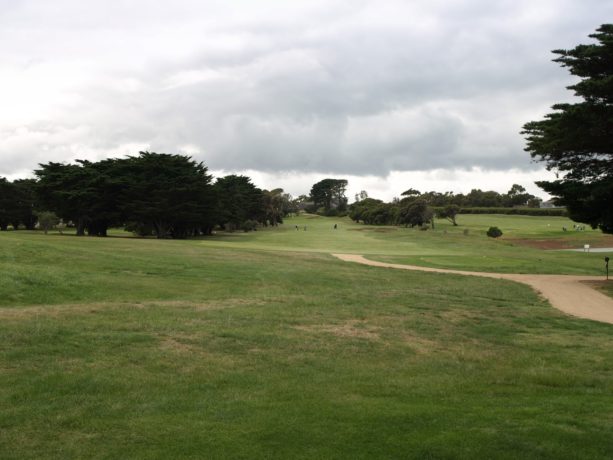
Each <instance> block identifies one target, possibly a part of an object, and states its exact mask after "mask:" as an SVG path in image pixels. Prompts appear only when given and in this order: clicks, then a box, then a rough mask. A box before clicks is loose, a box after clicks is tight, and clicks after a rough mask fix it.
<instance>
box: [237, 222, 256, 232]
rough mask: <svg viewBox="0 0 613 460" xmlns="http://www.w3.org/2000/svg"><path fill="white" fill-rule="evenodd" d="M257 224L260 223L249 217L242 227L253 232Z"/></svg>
mask: <svg viewBox="0 0 613 460" xmlns="http://www.w3.org/2000/svg"><path fill="white" fill-rule="evenodd" d="M257 226H258V223H257V222H256V221H255V220H251V219H247V220H246V221H245V222H243V225H241V228H242V229H243V231H244V232H251V231H253V230H255V229H256V228H257Z"/></svg>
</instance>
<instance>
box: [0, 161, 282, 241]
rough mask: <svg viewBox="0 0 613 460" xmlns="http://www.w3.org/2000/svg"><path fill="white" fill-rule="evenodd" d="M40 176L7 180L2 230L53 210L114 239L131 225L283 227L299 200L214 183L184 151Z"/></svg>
mask: <svg viewBox="0 0 613 460" xmlns="http://www.w3.org/2000/svg"><path fill="white" fill-rule="evenodd" d="M35 175H36V177H37V179H36V180H33V179H30V180H21V181H15V182H9V181H7V180H5V179H1V178H0V228H2V229H4V230H6V228H7V227H8V226H9V225H12V226H13V227H14V228H18V227H19V226H22V227H25V228H29V229H32V228H34V225H35V223H36V221H37V218H36V215H37V212H38V213H40V214H41V215H42V213H43V212H47V213H48V212H52V213H53V214H54V215H56V216H57V217H58V218H61V219H62V220H63V221H64V222H70V223H71V224H72V225H74V226H75V228H76V233H77V235H85V234H88V235H91V236H106V235H107V233H108V229H109V228H111V227H121V226H123V227H124V228H126V229H127V230H130V231H133V232H135V233H137V234H139V235H142V236H147V235H155V236H157V237H158V238H187V237H190V236H196V235H206V234H210V233H211V232H212V231H213V229H214V228H215V227H216V226H219V227H221V228H225V229H229V230H235V229H243V230H254V229H255V228H256V226H257V225H277V224H279V223H281V222H283V217H284V216H286V215H287V214H288V213H289V212H292V198H291V196H290V195H289V194H285V193H283V190H282V189H275V190H272V191H267V190H260V189H259V188H257V187H256V186H255V185H253V184H252V183H251V180H250V179H249V178H248V177H245V176H235V175H231V176H226V177H222V178H219V179H217V181H216V182H215V183H213V181H212V176H211V175H209V174H208V170H207V168H206V166H204V165H203V164H202V163H197V162H195V161H193V160H192V159H191V158H190V157H187V156H183V155H172V154H163V153H161V154H160V153H152V152H140V154H139V155H138V156H130V157H127V158H113V159H107V160H102V161H99V162H90V161H85V160H78V161H77V162H76V163H74V164H63V163H53V162H51V163H47V164H41V165H40V167H39V169H37V170H36V171H35ZM45 215H46V214H45ZM46 220H48V219H46ZM39 225H42V223H41V222H40V219H39ZM46 228H47V227H46Z"/></svg>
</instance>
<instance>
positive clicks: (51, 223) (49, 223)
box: [37, 211, 60, 235]
mask: <svg viewBox="0 0 613 460" xmlns="http://www.w3.org/2000/svg"><path fill="white" fill-rule="evenodd" d="M37 217H38V226H39V228H41V229H43V230H44V232H45V235H46V234H47V232H48V231H49V230H51V229H53V228H55V226H56V225H57V224H59V223H60V219H59V218H58V217H57V216H56V215H55V213H53V212H48V211H45V212H41V213H39V214H38V216H37Z"/></svg>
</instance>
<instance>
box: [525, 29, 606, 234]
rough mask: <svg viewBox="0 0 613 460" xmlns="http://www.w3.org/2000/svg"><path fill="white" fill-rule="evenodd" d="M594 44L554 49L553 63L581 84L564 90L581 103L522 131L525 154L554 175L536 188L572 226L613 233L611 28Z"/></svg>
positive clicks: (560, 106) (602, 31) (563, 107)
mask: <svg viewBox="0 0 613 460" xmlns="http://www.w3.org/2000/svg"><path fill="white" fill-rule="evenodd" d="M590 37H591V38H593V39H595V40H596V43H592V44H589V45H578V46H576V47H575V48H573V49H571V50H554V51H553V53H554V54H556V55H558V56H559V57H558V58H556V59H554V62H557V63H560V64H561V65H562V67H566V68H568V69H569V72H570V73H571V74H572V75H575V76H577V77H579V78H580V81H579V82H578V83H576V84H574V85H572V86H569V87H568V89H570V90H572V91H574V94H575V96H577V97H579V98H581V99H582V101H581V102H577V103H574V104H556V105H554V106H553V107H552V108H553V110H554V112H553V113H550V114H548V115H546V116H545V119H544V120H540V121H531V122H529V123H526V124H525V125H524V127H523V131H522V134H524V135H525V136H526V141H527V146H526V151H527V152H529V153H530V155H531V156H532V157H533V158H536V159H537V160H539V161H543V162H545V165H546V167H547V169H549V170H553V171H556V173H557V175H558V178H557V179H556V180H554V181H540V182H537V185H538V186H539V187H541V188H542V189H544V190H545V191H547V192H548V193H550V194H551V195H553V196H554V197H555V202H556V204H558V205H562V206H566V207H567V209H568V212H569V216H570V217H571V218H572V219H573V220H576V221H579V222H586V223H589V224H590V225H591V226H592V227H593V228H597V227H599V228H600V229H601V230H602V231H603V232H605V233H613V206H612V205H611V203H613V142H612V139H613V24H604V25H602V26H600V27H599V28H598V29H597V32H596V33H594V34H591V35H590Z"/></svg>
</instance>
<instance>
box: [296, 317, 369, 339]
mask: <svg viewBox="0 0 613 460" xmlns="http://www.w3.org/2000/svg"><path fill="white" fill-rule="evenodd" d="M295 329H298V330H301V331H306V332H325V333H328V334H332V335H335V336H337V337H347V338H358V339H366V340H380V337H379V331H380V330H381V328H379V327H375V326H370V325H368V324H366V322H365V321H359V320H349V321H346V322H344V323H340V324H318V325H314V326H295Z"/></svg>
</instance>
